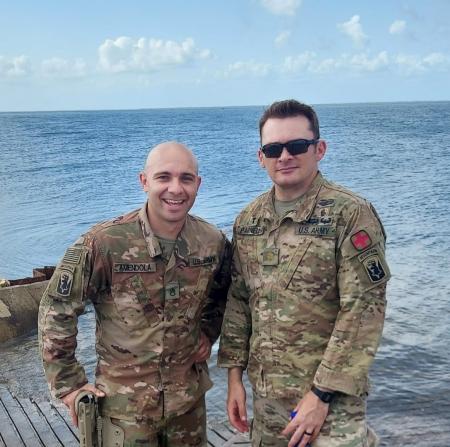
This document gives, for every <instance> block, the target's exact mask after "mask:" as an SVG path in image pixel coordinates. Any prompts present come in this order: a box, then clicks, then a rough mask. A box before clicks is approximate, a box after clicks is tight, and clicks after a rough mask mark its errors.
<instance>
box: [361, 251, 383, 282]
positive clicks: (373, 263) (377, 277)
mask: <svg viewBox="0 0 450 447" xmlns="http://www.w3.org/2000/svg"><path fill="white" fill-rule="evenodd" d="M363 265H364V268H365V269H366V273H367V275H368V276H369V279H370V281H371V282H372V283H374V284H375V283H378V282H380V281H381V280H382V279H383V278H384V277H385V276H386V272H385V271H384V268H383V265H382V263H381V260H380V257H379V256H378V255H372V256H368V257H367V258H366V259H364V261H363Z"/></svg>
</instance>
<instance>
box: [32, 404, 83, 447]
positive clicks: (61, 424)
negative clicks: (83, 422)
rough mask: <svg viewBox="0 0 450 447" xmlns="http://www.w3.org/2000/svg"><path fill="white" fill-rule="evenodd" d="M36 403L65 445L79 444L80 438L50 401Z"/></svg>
mask: <svg viewBox="0 0 450 447" xmlns="http://www.w3.org/2000/svg"><path fill="white" fill-rule="evenodd" d="M35 404H36V406H37V407H38V408H39V411H40V413H41V414H42V415H44V416H45V418H46V420H47V422H48V424H49V426H50V427H51V430H52V431H53V433H54V434H55V436H56V437H57V438H58V440H59V441H60V443H61V444H62V445H63V446H64V447H72V446H73V447H78V446H79V442H78V439H77V438H76V437H75V436H74V434H73V433H72V432H71V431H70V429H69V427H68V426H67V424H66V421H65V420H64V419H63V418H62V417H61V416H60V415H59V413H57V412H56V411H55V410H54V409H53V408H52V406H51V405H50V402H47V401H42V402H35Z"/></svg>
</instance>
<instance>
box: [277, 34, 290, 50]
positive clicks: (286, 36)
mask: <svg viewBox="0 0 450 447" xmlns="http://www.w3.org/2000/svg"><path fill="white" fill-rule="evenodd" d="M290 35H291V31H289V30H286V31H281V33H280V34H278V36H277V37H275V45H276V46H278V47H281V46H282V45H284V44H285V43H286V41H287V40H288V39H289V37H290Z"/></svg>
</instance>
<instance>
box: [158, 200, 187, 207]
mask: <svg viewBox="0 0 450 447" xmlns="http://www.w3.org/2000/svg"><path fill="white" fill-rule="evenodd" d="M162 201H163V202H164V203H167V205H170V206H177V205H182V204H183V203H184V200H171V199H162Z"/></svg>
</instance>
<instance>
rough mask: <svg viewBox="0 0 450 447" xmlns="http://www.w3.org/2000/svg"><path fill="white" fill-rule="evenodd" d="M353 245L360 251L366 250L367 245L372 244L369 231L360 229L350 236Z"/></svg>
mask: <svg viewBox="0 0 450 447" xmlns="http://www.w3.org/2000/svg"><path fill="white" fill-rule="evenodd" d="M350 240H351V242H352V245H353V247H355V248H356V249H357V250H358V251H362V250H365V249H366V248H367V247H370V246H371V245H372V239H370V236H369V235H368V234H367V231H365V230H360V231H358V232H357V233H355V234H354V235H353V236H351V237H350Z"/></svg>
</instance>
